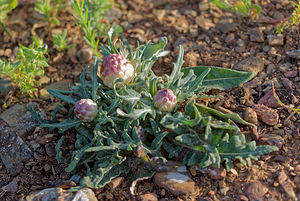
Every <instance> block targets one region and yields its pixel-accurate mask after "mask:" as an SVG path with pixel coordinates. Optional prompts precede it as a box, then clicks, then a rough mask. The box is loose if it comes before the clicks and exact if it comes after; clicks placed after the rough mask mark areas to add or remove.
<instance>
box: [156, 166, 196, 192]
mask: <svg viewBox="0 0 300 201" xmlns="http://www.w3.org/2000/svg"><path fill="white" fill-rule="evenodd" d="M154 183H155V184H156V185H158V186H159V187H162V188H165V189H166V190H168V191H170V193H172V194H173V195H175V196H179V195H192V194H193V193H194V191H195V182H194V181H193V180H192V179H191V178H190V177H189V176H188V174H187V172H178V171H168V172H158V173H156V174H155V176H154Z"/></svg>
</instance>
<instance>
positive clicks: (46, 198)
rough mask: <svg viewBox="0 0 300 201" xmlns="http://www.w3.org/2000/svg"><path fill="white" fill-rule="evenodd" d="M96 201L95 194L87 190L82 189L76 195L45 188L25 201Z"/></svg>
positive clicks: (57, 189) (59, 189) (60, 189)
mask: <svg viewBox="0 0 300 201" xmlns="http://www.w3.org/2000/svg"><path fill="white" fill-rule="evenodd" d="M36 200H43V201H53V200H60V201H97V198H96V196H95V193H94V192H93V191H92V190H91V189H89V188H83V189H81V190H79V191H78V192H77V193H74V192H68V191H66V190H63V189H62V188H46V189H44V190H42V191H39V192H34V193H31V194H30V195H28V196H27V197H26V199H25V201H36Z"/></svg>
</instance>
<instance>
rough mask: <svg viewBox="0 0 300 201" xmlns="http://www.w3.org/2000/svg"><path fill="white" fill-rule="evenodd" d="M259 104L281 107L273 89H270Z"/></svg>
mask: <svg viewBox="0 0 300 201" xmlns="http://www.w3.org/2000/svg"><path fill="white" fill-rule="evenodd" d="M257 103H258V104H262V105H265V106H268V107H271V108H278V107H280V105H279V103H278V101H277V100H276V98H275V97H274V95H273V91H272V90H270V91H268V92H267V93H266V94H265V95H264V96H263V97H262V98H261V99H259V101H258V102H257Z"/></svg>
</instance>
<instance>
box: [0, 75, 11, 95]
mask: <svg viewBox="0 0 300 201" xmlns="http://www.w3.org/2000/svg"><path fill="white" fill-rule="evenodd" d="M12 89H13V85H12V81H11V80H10V79H7V78H4V79H0V95H7V94H8V92H10V91H11V90H12Z"/></svg>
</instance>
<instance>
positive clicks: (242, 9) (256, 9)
mask: <svg viewBox="0 0 300 201" xmlns="http://www.w3.org/2000/svg"><path fill="white" fill-rule="evenodd" d="M208 3H213V4H215V5H216V6H218V7H219V8H221V9H223V10H226V11H230V12H234V13H238V14H240V15H242V16H244V17H247V16H249V17H251V18H252V19H257V18H258V15H259V13H260V12H261V7H260V6H259V5H257V4H252V3H251V0H239V1H238V2H237V3H235V4H234V5H232V4H230V3H228V1H227V0H210V1H209V2H208Z"/></svg>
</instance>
